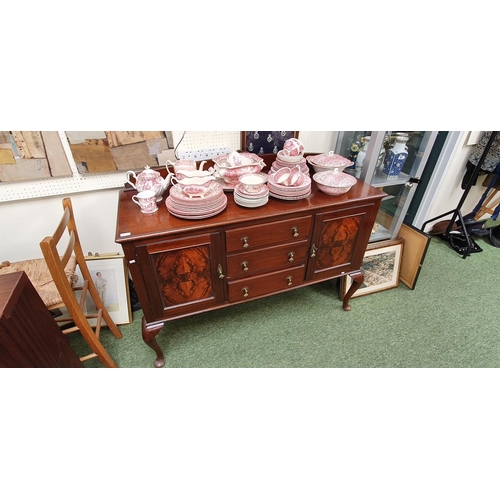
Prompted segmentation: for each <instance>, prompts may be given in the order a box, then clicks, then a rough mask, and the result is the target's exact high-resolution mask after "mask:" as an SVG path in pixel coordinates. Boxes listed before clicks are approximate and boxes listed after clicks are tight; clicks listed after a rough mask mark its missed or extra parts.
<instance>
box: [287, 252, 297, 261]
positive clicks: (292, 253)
mask: <svg viewBox="0 0 500 500" xmlns="http://www.w3.org/2000/svg"><path fill="white" fill-rule="evenodd" d="M294 257H295V252H290V253H289V254H288V262H293V261H294V260H295V259H294Z"/></svg>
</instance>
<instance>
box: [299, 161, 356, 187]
mask: <svg viewBox="0 0 500 500" xmlns="http://www.w3.org/2000/svg"><path fill="white" fill-rule="evenodd" d="M307 162H308V163H309V164H310V165H311V166H312V168H313V170H314V172H315V174H314V175H313V179H314V181H315V182H316V184H317V185H318V188H319V189H320V191H323V193H326V194H329V195H331V196H338V195H341V194H344V193H347V191H349V189H351V187H352V186H354V184H356V183H357V179H356V178H355V177H354V176H353V175H350V174H346V173H345V172H344V171H343V170H344V169H345V168H346V167H352V166H353V165H354V162H352V161H350V160H348V159H347V158H344V157H343V156H340V155H338V154H335V153H334V152H333V151H330V152H329V153H324V154H319V155H310V156H308V157H307Z"/></svg>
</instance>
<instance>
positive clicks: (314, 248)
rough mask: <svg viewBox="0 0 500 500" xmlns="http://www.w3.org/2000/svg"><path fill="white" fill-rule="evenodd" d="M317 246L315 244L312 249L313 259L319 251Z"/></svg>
mask: <svg viewBox="0 0 500 500" xmlns="http://www.w3.org/2000/svg"><path fill="white" fill-rule="evenodd" d="M317 250H318V249H317V247H316V245H315V244H314V243H313V244H312V247H311V257H316V251H317Z"/></svg>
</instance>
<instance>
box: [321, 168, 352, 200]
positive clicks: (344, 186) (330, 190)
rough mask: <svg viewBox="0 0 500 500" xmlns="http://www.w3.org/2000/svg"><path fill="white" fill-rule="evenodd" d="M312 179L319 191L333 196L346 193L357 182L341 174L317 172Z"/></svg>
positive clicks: (350, 176)
mask: <svg viewBox="0 0 500 500" xmlns="http://www.w3.org/2000/svg"><path fill="white" fill-rule="evenodd" d="M313 179H314V181H315V182H316V184H317V185H318V188H319V189H320V191H323V193H326V194H330V195H333V196H337V195H340V194H344V193H347V191H349V189H351V187H352V186H354V184H356V183H357V182H358V181H357V179H356V177H353V176H352V175H349V174H344V173H343V172H317V173H315V174H314V175H313Z"/></svg>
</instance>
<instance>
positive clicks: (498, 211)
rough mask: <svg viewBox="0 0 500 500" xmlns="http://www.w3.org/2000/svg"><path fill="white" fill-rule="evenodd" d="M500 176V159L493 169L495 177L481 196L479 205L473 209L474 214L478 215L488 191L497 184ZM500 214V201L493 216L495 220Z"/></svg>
mask: <svg viewBox="0 0 500 500" xmlns="http://www.w3.org/2000/svg"><path fill="white" fill-rule="evenodd" d="M499 178H500V161H499V162H497V164H496V165H495V167H494V169H493V177H492V178H491V180H490V183H489V185H488V187H487V188H486V189H485V191H484V193H483V195H482V196H481V198H480V199H479V201H478V203H477V205H476V206H475V207H474V209H473V210H472V212H471V213H472V214H473V215H476V214H477V213H478V212H479V209H480V208H481V207H482V206H483V203H484V201H485V200H486V197H487V196H488V192H489V191H490V189H492V188H493V186H495V184H496V182H497V180H498V179H499ZM499 214H500V203H499V204H498V205H497V206H496V208H495V210H494V211H493V215H492V216H491V218H492V219H493V220H497V218H498V215H499Z"/></svg>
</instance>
